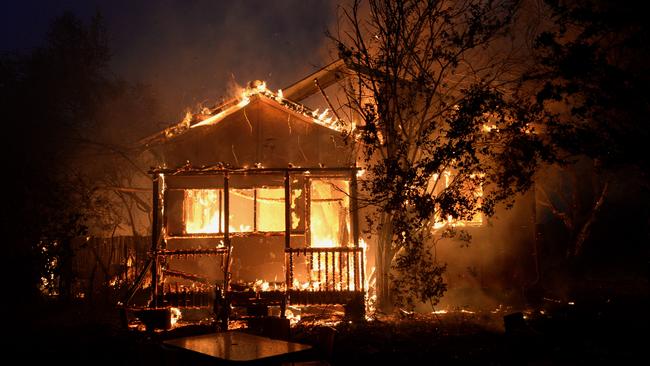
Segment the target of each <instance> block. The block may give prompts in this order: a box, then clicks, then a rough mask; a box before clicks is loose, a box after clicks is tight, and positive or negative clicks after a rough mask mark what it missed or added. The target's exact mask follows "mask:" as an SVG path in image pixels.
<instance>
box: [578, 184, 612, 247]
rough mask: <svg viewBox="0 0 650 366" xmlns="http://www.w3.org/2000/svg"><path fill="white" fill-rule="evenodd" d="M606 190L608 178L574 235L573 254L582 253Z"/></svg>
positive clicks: (603, 200)
mask: <svg viewBox="0 0 650 366" xmlns="http://www.w3.org/2000/svg"><path fill="white" fill-rule="evenodd" d="M608 190H609V180H606V181H605V184H603V188H602V189H601V191H600V195H599V196H598V199H597V200H596V202H595V203H594V206H593V207H592V209H591V211H590V212H589V217H588V218H587V220H586V221H585V223H584V224H583V225H582V228H580V232H579V233H578V235H577V236H576V241H575V244H574V247H573V256H575V257H579V256H580V255H582V252H583V249H584V244H585V241H586V240H587V238H589V234H591V228H592V226H593V224H594V222H595V221H596V217H597V216H598V213H599V212H600V210H601V208H602V207H603V202H605V198H606V197H607V192H608Z"/></svg>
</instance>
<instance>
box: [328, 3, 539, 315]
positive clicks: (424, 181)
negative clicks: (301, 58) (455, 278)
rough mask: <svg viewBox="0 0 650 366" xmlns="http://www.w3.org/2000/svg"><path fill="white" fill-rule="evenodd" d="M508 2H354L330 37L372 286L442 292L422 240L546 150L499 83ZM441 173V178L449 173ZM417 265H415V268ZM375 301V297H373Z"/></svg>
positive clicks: (418, 294)
mask: <svg viewBox="0 0 650 366" xmlns="http://www.w3.org/2000/svg"><path fill="white" fill-rule="evenodd" d="M517 7H518V2H517V1H473V0H460V1H433V0H431V1H383V0H371V1H367V2H364V1H355V2H354V3H353V4H352V5H351V6H350V7H349V8H347V9H345V10H344V11H343V19H342V24H343V25H342V26H341V30H340V31H339V34H338V35H337V36H333V37H332V38H333V39H334V41H335V42H336V43H337V45H338V47H339V51H340V54H341V55H342V57H343V58H344V59H345V60H346V62H347V64H348V67H349V68H350V69H351V70H353V73H354V80H355V81H354V82H351V83H349V84H347V85H346V94H347V103H346V107H348V108H350V109H351V110H352V111H353V113H351V115H349V116H348V118H349V119H351V120H355V121H359V122H358V124H359V126H358V130H359V138H360V139H361V140H362V141H363V149H364V156H365V163H366V168H367V170H368V174H366V176H367V178H365V179H362V182H361V185H362V187H363V188H364V190H365V192H367V194H368V197H366V199H367V202H368V204H369V205H371V206H373V207H375V208H376V210H377V211H376V212H377V213H378V215H377V216H371V217H369V220H370V221H371V225H372V227H373V229H375V230H376V231H377V232H379V233H380V238H379V244H378V247H379V248H378V252H379V257H378V259H377V266H378V272H379V273H380V274H382V273H383V276H384V278H378V281H377V282H378V287H380V289H379V294H380V296H381V297H383V301H384V304H385V303H386V300H388V298H389V297H390V294H389V293H388V290H389V289H390V283H389V279H388V278H387V276H386V274H387V273H388V272H389V269H390V268H392V269H393V270H394V271H395V272H394V273H395V275H394V277H393V281H392V290H393V294H394V295H395V297H394V300H396V302H397V304H398V305H400V306H407V307H408V306H412V305H413V303H414V302H413V299H415V300H416V301H423V300H425V299H428V301H429V302H430V303H432V304H435V303H436V302H437V300H438V299H439V298H440V296H441V295H442V294H443V293H444V283H443V281H442V280H441V276H442V274H443V272H444V268H445V267H444V264H443V263H441V262H439V261H438V260H437V258H435V256H433V255H430V254H429V253H431V251H430V250H429V248H428V246H429V245H431V244H434V243H435V242H436V238H440V236H441V235H442V234H441V233H442V231H443V230H442V229H439V226H440V224H441V223H443V222H445V221H446V218H448V217H451V218H454V220H456V221H459V220H470V219H471V218H472V217H474V215H476V214H477V213H479V212H482V213H484V214H487V215H490V214H492V213H493V212H494V209H495V206H496V205H497V204H498V203H500V202H506V204H510V203H512V202H513V200H514V197H515V194H516V193H518V192H523V191H525V190H526V189H528V187H529V186H530V184H531V178H532V175H533V173H534V172H535V170H536V168H537V166H538V164H539V162H540V161H541V160H543V159H546V158H548V157H549V155H548V150H547V149H546V146H545V144H544V143H543V141H542V140H541V139H540V137H539V135H537V134H536V133H535V131H534V128H533V127H532V126H533V125H532V124H533V123H535V122H538V121H539V118H540V117H541V112H542V111H541V110H539V109H537V108H535V107H534V106H533V105H531V103H529V102H528V100H527V99H526V98H523V97H519V96H518V95H517V94H515V93H512V92H510V91H509V89H508V88H506V86H507V85H509V83H510V82H511V81H513V80H515V79H516V77H515V76H514V75H511V74H509V73H508V72H509V71H510V70H508V69H507V68H505V67H504V65H506V64H508V62H510V57H512V55H513V53H512V52H508V50H509V48H508V46H509V44H508V42H507V40H508V38H507V37H505V36H506V35H508V30H509V25H510V23H511V21H512V18H513V16H514V15H515V12H516V10H517ZM448 177H451V179H449V178H448ZM425 269H426V270H425ZM380 300H382V299H380Z"/></svg>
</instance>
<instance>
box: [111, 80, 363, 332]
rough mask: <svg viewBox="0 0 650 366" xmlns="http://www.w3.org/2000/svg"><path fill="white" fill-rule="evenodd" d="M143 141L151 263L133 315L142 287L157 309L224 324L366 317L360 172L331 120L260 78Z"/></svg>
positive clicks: (139, 282)
mask: <svg viewBox="0 0 650 366" xmlns="http://www.w3.org/2000/svg"><path fill="white" fill-rule="evenodd" d="M142 142H143V144H144V145H145V146H146V147H147V149H148V150H149V151H150V152H151V153H152V154H153V155H154V156H155V160H156V161H157V162H159V165H158V166H156V167H154V168H152V169H151V170H150V173H151V176H152V181H153V205H152V206H153V221H152V223H153V225H152V226H153V232H152V238H151V258H150V260H149V262H148V263H147V265H146V267H145V269H144V270H143V271H142V273H141V274H140V276H139V278H138V280H137V281H136V283H135V285H134V287H133V288H132V289H131V291H130V292H129V294H128V297H127V300H126V301H125V304H124V305H125V306H126V307H127V308H128V307H129V306H131V305H132V304H133V303H134V302H135V301H134V300H135V296H134V295H135V294H136V293H137V292H138V289H140V291H142V289H143V288H144V289H147V291H149V292H150V295H149V299H150V301H149V304H148V305H149V307H151V308H154V309H156V308H158V309H159V308H168V307H177V308H180V309H181V310H183V309H185V308H187V309H208V310H213V311H214V312H215V314H216V315H217V317H218V318H219V319H220V320H221V321H222V322H224V323H225V325H226V326H227V320H228V318H229V316H230V310H231V309H232V308H236V307H237V306H241V307H246V308H248V309H249V310H250V309H258V310H259V309H263V311H265V310H266V309H267V308H268V307H269V306H279V307H280V309H281V310H280V314H281V316H283V317H284V315H285V311H284V310H285V309H286V307H287V306H288V305H308V304H346V305H348V306H347V308H348V309H353V311H355V312H356V313H358V314H363V307H364V295H365V290H366V285H365V283H364V281H365V278H364V269H365V263H364V245H363V243H362V242H360V241H361V239H360V238H359V224H358V213H357V202H356V191H357V182H356V179H357V174H358V171H359V170H358V168H356V164H355V151H354V144H353V142H351V141H346V140H345V139H344V137H343V135H342V134H341V132H340V131H339V128H338V127H337V125H336V121H333V118H332V117H329V116H328V113H327V112H324V113H319V112H317V111H316V112H314V111H310V110H308V109H307V108H306V107H304V106H302V105H299V104H296V103H294V102H291V101H289V100H286V99H284V98H283V96H282V92H281V91H278V92H277V93H274V92H271V91H270V90H268V89H267V88H266V85H265V84H264V83H263V82H259V81H256V82H252V83H250V84H249V85H248V86H247V87H246V88H245V89H244V90H243V91H242V92H241V94H240V95H239V96H238V97H236V98H234V99H232V100H230V101H228V102H225V103H223V104H221V105H218V106H215V107H213V108H204V109H203V110H202V111H201V112H200V113H198V114H188V115H187V117H186V118H185V119H184V120H183V122H181V123H180V124H178V125H175V126H172V127H170V128H168V129H166V130H164V131H161V132H160V133H158V134H156V135H153V136H150V137H148V138H146V139H145V140H143V141H142ZM149 278H150V279H151V282H150V284H148V283H147V281H148V279H149ZM355 305H356V308H355ZM256 311H257V310H256Z"/></svg>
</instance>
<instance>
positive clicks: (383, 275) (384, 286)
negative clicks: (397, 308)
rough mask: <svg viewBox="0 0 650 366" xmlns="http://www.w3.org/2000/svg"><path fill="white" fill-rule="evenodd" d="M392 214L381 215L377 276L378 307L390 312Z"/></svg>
mask: <svg viewBox="0 0 650 366" xmlns="http://www.w3.org/2000/svg"><path fill="white" fill-rule="evenodd" d="M391 218H392V216H391V215H389V214H387V213H383V214H382V215H381V230H380V232H379V237H378V238H377V254H376V262H377V264H376V266H377V269H376V278H377V285H376V286H377V290H376V292H377V308H378V309H380V310H382V311H384V312H389V311H390V310H392V305H393V304H392V302H391V297H390V279H389V273H390V267H391V262H392V258H393V254H394V253H393V250H392V238H393V225H392V220H391Z"/></svg>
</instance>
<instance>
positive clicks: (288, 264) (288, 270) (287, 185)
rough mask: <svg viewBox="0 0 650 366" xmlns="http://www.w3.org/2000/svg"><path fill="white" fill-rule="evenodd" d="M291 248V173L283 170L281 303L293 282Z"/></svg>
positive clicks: (286, 296) (286, 299)
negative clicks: (283, 273) (282, 297)
mask: <svg viewBox="0 0 650 366" xmlns="http://www.w3.org/2000/svg"><path fill="white" fill-rule="evenodd" d="M290 248H291V175H289V171H288V170H286V171H285V172H284V249H285V251H284V253H285V254H284V266H285V281H286V282H285V289H286V290H285V297H284V302H283V304H285V306H286V304H287V303H288V302H289V289H290V288H291V285H292V282H293V253H291V252H290V251H289V249H290ZM285 306H282V307H281V308H280V310H281V311H280V312H281V314H280V316H281V317H282V318H283V319H284V318H285V314H284V313H285V311H284V310H285Z"/></svg>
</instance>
